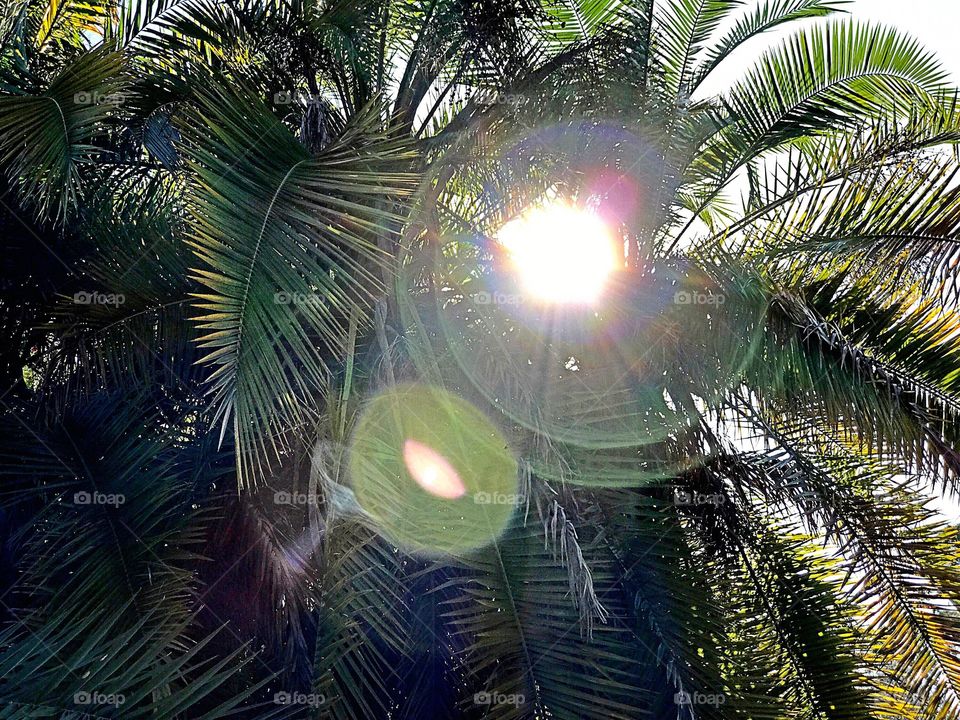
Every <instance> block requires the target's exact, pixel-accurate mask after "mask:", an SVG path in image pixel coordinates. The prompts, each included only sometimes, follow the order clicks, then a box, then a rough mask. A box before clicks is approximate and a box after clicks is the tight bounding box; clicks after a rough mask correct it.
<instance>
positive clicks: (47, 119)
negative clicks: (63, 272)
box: [0, 50, 128, 222]
mask: <svg viewBox="0 0 960 720" xmlns="http://www.w3.org/2000/svg"><path fill="white" fill-rule="evenodd" d="M127 84H128V83H127V78H126V76H125V73H124V70H123V59H122V57H121V56H120V55H119V54H117V53H112V52H108V51H106V50H97V51H92V52H90V53H87V54H85V55H83V56H82V57H81V58H80V59H78V60H77V61H76V62H74V63H72V64H71V65H70V66H69V67H67V68H66V69H65V70H64V72H63V73H62V74H61V75H59V76H58V77H57V78H56V79H54V80H53V82H52V83H51V84H50V86H49V87H48V88H46V89H45V90H44V91H43V92H42V93H40V94H39V95H36V96H32V95H18V96H4V97H2V98H0V162H2V163H3V165H4V167H5V168H6V172H7V176H8V178H9V180H10V182H11V183H15V184H16V186H17V189H18V192H19V193H20V196H21V197H22V198H23V199H24V203H25V204H26V205H27V206H33V207H34V208H36V212H37V213H38V214H39V215H40V216H41V217H42V218H44V219H47V220H53V221H56V222H63V221H64V220H65V218H66V217H67V215H68V214H70V213H71V212H73V211H74V210H75V209H76V207H77V199H78V194H79V193H80V190H81V187H82V183H83V179H84V175H83V171H84V167H85V166H88V165H89V164H91V163H92V162H94V160H96V159H97V158H98V157H99V156H100V155H101V154H102V152H103V150H102V149H101V148H99V147H98V146H97V144H96V141H97V139H98V136H100V135H101V134H102V133H103V132H104V131H105V129H106V126H107V125H108V124H109V123H110V121H111V119H113V118H114V117H116V114H117V108H118V106H119V105H122V103H123V101H124V95H123V91H124V88H125V87H126V86H127Z"/></svg>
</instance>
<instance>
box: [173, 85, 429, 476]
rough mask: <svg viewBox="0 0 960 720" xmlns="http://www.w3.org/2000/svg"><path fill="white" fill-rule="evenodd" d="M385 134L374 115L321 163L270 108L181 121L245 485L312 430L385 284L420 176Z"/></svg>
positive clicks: (223, 106)
mask: <svg viewBox="0 0 960 720" xmlns="http://www.w3.org/2000/svg"><path fill="white" fill-rule="evenodd" d="M378 124H379V118H378V115H377V112H376V108H370V109H369V110H368V111H367V112H366V113H365V114H364V115H363V116H361V117H359V118H357V120H356V121H355V122H354V124H353V125H352V126H351V127H349V128H348V130H347V132H346V133H345V134H344V136H343V137H341V138H340V139H339V140H337V141H336V142H335V143H334V144H332V145H331V146H329V147H327V148H326V149H325V150H324V151H323V152H322V153H321V154H320V155H318V156H316V157H312V156H310V154H309V153H308V152H307V151H306V150H305V149H304V148H303V147H302V146H301V145H300V144H299V143H298V142H297V141H296V139H295V138H294V137H293V136H292V135H291V134H290V133H289V131H288V130H286V129H285V128H284V127H283V125H281V124H280V123H279V122H277V120H276V119H275V118H274V117H273V116H272V115H271V114H270V113H269V112H267V110H266V108H265V107H263V106H262V105H259V106H258V105H256V104H252V103H251V101H250V100H249V99H245V98H243V97H242V96H238V95H236V94H234V93H231V92H228V91H211V92H209V93H206V94H205V95H203V96H202V97H201V98H200V101H199V104H198V106H197V107H196V108H195V109H194V110H193V111H192V112H191V113H190V116H189V118H188V119H187V120H186V121H185V122H184V125H183V128H182V132H183V136H184V142H183V147H182V151H183V153H184V156H185V161H186V163H187V165H188V167H189V168H190V177H189V189H188V207H189V212H190V219H189V223H190V230H189V233H190V238H191V240H190V242H191V245H192V246H193V247H194V248H195V251H196V253H197V256H198V258H199V259H200V260H201V262H202V266H201V267H200V268H199V269H198V270H197V271H196V274H195V277H196V278H197V280H198V281H199V282H200V283H202V284H203V285H204V286H205V287H206V289H207V290H208V291H207V292H203V293H198V294H197V295H196V297H197V303H196V308H197V309H198V310H200V311H201V312H202V313H203V314H202V315H200V316H199V317H198V320H199V322H200V328H201V330H204V331H205V333H204V335H203V336H202V337H201V339H200V347H202V348H204V349H205V350H207V352H208V354H207V355H206V356H205V357H204V359H203V360H202V362H203V363H205V364H207V365H210V366H212V368H213V369H214V372H213V373H212V375H211V378H210V393H211V395H212V402H213V405H214V407H215V409H216V413H217V418H218V419H219V420H220V421H221V422H222V426H223V430H222V433H223V432H226V429H227V427H228V426H230V425H231V424H232V427H233V433H234V435H235V437H236V442H237V447H238V451H239V458H240V469H241V482H242V483H244V484H250V483H252V482H255V479H256V477H257V475H258V473H259V472H262V471H263V469H264V468H265V467H268V466H269V464H270V460H269V456H270V455H273V456H275V457H276V456H277V453H278V452H279V449H280V448H281V447H283V446H284V445H285V443H286V442H287V441H286V440H285V439H284V437H283V432H278V428H279V427H281V426H283V427H289V428H294V429H301V430H302V429H306V426H308V425H309V424H310V422H311V417H314V416H315V415H316V411H315V410H314V409H313V408H314V406H315V403H316V402H317V400H318V398H319V397H321V396H322V395H323V393H324V391H325V389H326V387H327V384H328V378H329V362H330V359H331V357H335V356H336V355H337V354H339V353H340V352H341V351H342V349H343V343H344V340H345V337H346V329H347V319H348V318H349V315H350V313H351V311H352V308H354V307H360V308H368V307H370V302H371V299H372V298H373V297H374V296H375V294H376V292H377V288H378V287H380V288H382V287H383V284H382V279H383V277H384V275H383V274H382V272H383V271H386V270H387V269H388V268H389V264H390V263H389V260H390V259H389V257H388V256H386V255H385V254H384V253H383V251H382V250H381V247H382V243H384V242H385V241H386V239H387V238H389V237H391V236H393V235H394V233H395V227H396V222H397V219H398V216H397V214H396V210H394V209H393V207H392V203H396V202H399V201H400V199H401V198H402V197H404V196H405V195H407V194H409V192H410V190H411V189H412V186H413V181H414V178H415V176H414V175H413V174H412V173H411V172H410V161H411V160H412V157H413V156H412V154H411V153H410V151H409V150H408V149H407V143H406V142H405V141H403V140H402V139H397V138H395V137H392V136H391V135H390V134H389V133H388V132H384V131H382V130H380V129H378V127H377V125H378ZM211 125H212V126H214V127H217V128H218V132H216V133H215V134H210V133H208V131H207V130H206V128H207V127H210V126H211ZM222 433H221V434H222Z"/></svg>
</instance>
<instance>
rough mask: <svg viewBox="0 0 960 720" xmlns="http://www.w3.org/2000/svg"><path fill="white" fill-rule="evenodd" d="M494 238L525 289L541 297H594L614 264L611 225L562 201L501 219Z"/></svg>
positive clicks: (575, 300) (576, 300)
mask: <svg viewBox="0 0 960 720" xmlns="http://www.w3.org/2000/svg"><path fill="white" fill-rule="evenodd" d="M497 239H498V240H499V241H500V244H501V245H503V247H504V248H505V249H506V250H507V252H508V253H509V254H510V258H511V261H512V263H513V266H514V269H515V270H516V272H517V274H518V276H519V278H520V281H521V283H522V284H523V286H524V288H525V289H526V290H527V292H529V293H530V294H531V295H532V296H534V297H536V298H537V299H539V300H542V301H545V302H550V303H558V304H588V303H592V302H594V301H595V300H597V298H599V296H600V294H601V293H602V292H603V289H604V287H605V286H606V282H607V279H608V278H609V276H610V274H611V273H613V272H614V271H615V270H616V269H617V265H618V261H617V252H616V244H615V243H614V240H613V237H612V234H611V232H610V228H608V227H607V225H606V224H605V223H604V222H603V220H601V219H600V218H599V217H598V216H597V215H596V214H594V213H592V212H590V211H589V210H584V209H582V208H576V207H573V206H571V205H567V204H565V203H556V204H553V205H546V206H544V207H538V208H534V209H531V210H529V211H528V212H526V213H524V214H523V215H521V216H520V217H518V218H516V219H514V220H511V221H510V222H508V223H507V224H506V225H504V226H503V227H502V228H501V229H500V232H499V233H498V234H497Z"/></svg>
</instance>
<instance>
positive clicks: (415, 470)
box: [403, 440, 467, 500]
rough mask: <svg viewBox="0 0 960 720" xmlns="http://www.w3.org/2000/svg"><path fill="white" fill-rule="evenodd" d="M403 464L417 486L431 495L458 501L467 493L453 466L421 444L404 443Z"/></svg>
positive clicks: (414, 441)
mask: <svg viewBox="0 0 960 720" xmlns="http://www.w3.org/2000/svg"><path fill="white" fill-rule="evenodd" d="M403 462H404V464H405V465H406V466H407V470H408V471H409V472H410V476H411V477H412V478H413V479H414V480H415V481H416V483H417V485H419V486H420V487H422V488H423V489H424V490H426V491H427V492H428V493H430V494H431V495H436V496H437V497H440V498H443V499H445V500H456V499H457V498H459V497H462V496H463V494H464V493H465V492H466V491H467V488H466V487H465V486H464V484H463V480H461V479H460V475H458V474H457V471H456V470H454V469H453V465H451V464H450V463H449V462H447V459H446V458H444V457H443V456H442V455H441V454H440V453H438V452H437V451H436V450H434V449H433V448H431V447H428V446H427V445H424V444H423V443H421V442H417V441H416V440H407V441H406V442H404V443H403Z"/></svg>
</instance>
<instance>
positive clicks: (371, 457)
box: [348, 384, 519, 556]
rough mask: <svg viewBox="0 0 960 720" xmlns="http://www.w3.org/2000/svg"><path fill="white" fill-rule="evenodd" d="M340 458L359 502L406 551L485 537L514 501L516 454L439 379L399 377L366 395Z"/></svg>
mask: <svg viewBox="0 0 960 720" xmlns="http://www.w3.org/2000/svg"><path fill="white" fill-rule="evenodd" d="M348 464H349V473H350V480H351V485H352V489H353V491H354V493H355V497H356V500H357V503H358V505H359V507H360V508H361V509H362V510H363V511H364V513H365V514H366V515H367V516H368V517H369V518H370V519H372V520H373V521H374V522H375V523H376V524H377V526H378V527H379V529H380V530H381V532H382V533H383V534H384V535H385V536H386V537H388V538H389V539H390V540H391V541H392V542H394V543H396V544H397V545H398V546H401V547H403V548H404V549H406V550H408V551H411V552H416V553H421V554H425V555H430V556H433V555H438V554H440V555H442V554H456V553H461V552H465V551H466V552H469V551H472V550H474V549H476V548H479V547H483V546H485V545H488V544H490V543H491V542H493V541H494V540H495V539H496V538H497V537H499V536H500V535H501V534H502V533H503V532H504V530H505V529H506V528H507V526H508V525H509V524H510V522H511V519H512V517H513V515H514V512H515V510H516V508H517V505H518V503H519V490H518V487H519V471H518V468H517V461H516V459H515V458H514V457H513V454H512V453H511V452H510V449H509V446H508V444H507V441H506V439H505V438H504V437H503V435H502V434H501V432H500V431H499V430H498V428H497V427H496V426H494V425H493V423H492V422H491V421H490V420H489V419H487V417H486V416H485V415H484V414H483V413H481V412H480V411H479V410H478V409H477V408H475V407H474V406H473V405H471V404H470V403H469V402H467V401H466V400H464V399H462V398H460V397H458V396H456V395H454V394H452V393H450V392H448V391H446V390H443V389H441V388H436V387H430V386H426V385H417V384H403V385H397V386H394V387H391V388H389V389H387V390H384V391H383V392H381V393H380V394H378V395H376V396H375V397H374V398H372V399H371V400H370V402H368V403H367V405H366V407H365V408H364V409H363V411H362V412H361V415H360V419H359V421H358V422H357V426H356V428H355V430H354V435H353V441H352V443H351V446H350V451H349V460H348Z"/></svg>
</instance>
